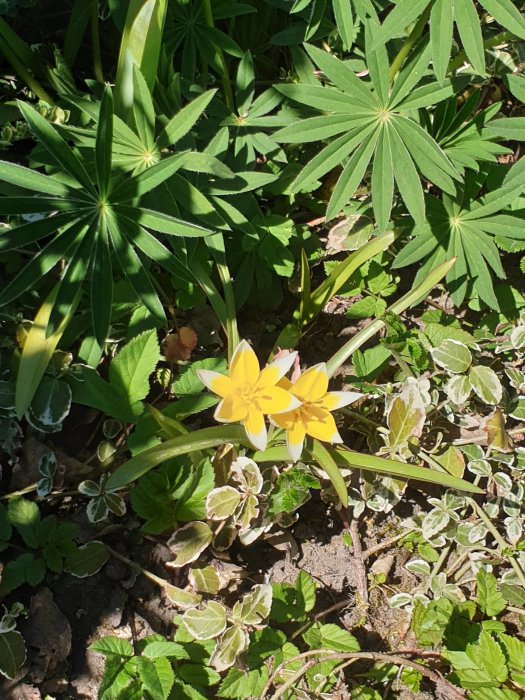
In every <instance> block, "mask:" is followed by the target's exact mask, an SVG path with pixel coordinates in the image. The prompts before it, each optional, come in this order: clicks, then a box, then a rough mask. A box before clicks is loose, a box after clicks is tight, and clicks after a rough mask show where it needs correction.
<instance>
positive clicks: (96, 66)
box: [91, 2, 104, 85]
mask: <svg viewBox="0 0 525 700" xmlns="http://www.w3.org/2000/svg"><path fill="white" fill-rule="evenodd" d="M91 45H92V47H93V70H94V72H95V78H96V80H97V83H101V85H103V84H104V72H103V71H102V58H101V55H100V32H99V29H98V2H93V3H92V5H91Z"/></svg>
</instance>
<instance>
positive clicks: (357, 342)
mask: <svg viewBox="0 0 525 700" xmlns="http://www.w3.org/2000/svg"><path fill="white" fill-rule="evenodd" d="M455 262H456V258H452V259H451V260H447V261H445V262H444V263H442V264H441V265H439V266H438V267H436V269H435V270H432V272H431V273H430V274H429V275H428V276H427V277H426V278H425V279H424V280H423V282H421V283H420V284H418V285H417V287H415V288H414V289H411V290H410V292H408V293H407V294H405V295H404V296H402V297H401V299H398V300H397V301H396V302H394V303H393V304H392V305H391V306H389V307H388V310H387V313H391V314H396V315H397V316H398V315H399V314H401V313H402V312H403V311H405V310H406V309H408V308H409V307H410V306H415V305H416V304H418V303H419V302H420V301H422V300H423V299H425V298H426V296H427V295H428V293H429V292H430V291H431V290H432V289H433V288H434V287H435V286H436V285H437V284H438V283H439V282H440V281H441V280H442V279H443V277H445V275H446V274H447V273H448V272H449V270H450V269H451V268H452V266H453V265H454V263H455ZM385 325H386V324H385V322H384V321H382V320H381V319H380V318H378V319H376V320H375V321H372V323H370V324H369V325H368V326H367V327H366V328H363V330H362V331H359V333H357V334H356V335H355V336H354V337H353V338H351V339H350V340H349V341H348V342H347V343H345V345H343V347H342V348H341V349H340V350H338V351H337V352H336V353H335V354H334V355H333V356H332V357H331V358H330V359H329V360H328V362H327V363H326V369H327V371H328V376H329V377H331V376H332V375H333V374H334V373H335V372H336V370H338V369H339V367H341V365H342V364H343V363H344V362H345V361H346V360H347V359H348V358H349V357H350V356H351V355H352V353H354V352H355V351H356V350H357V349H358V348H360V347H361V345H363V344H364V343H366V341H367V340H370V338H372V337H373V336H374V335H375V334H376V333H377V332H378V331H380V330H381V329H382V328H384V327H385Z"/></svg>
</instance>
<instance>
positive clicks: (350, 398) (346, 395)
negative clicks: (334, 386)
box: [315, 391, 364, 411]
mask: <svg viewBox="0 0 525 700" xmlns="http://www.w3.org/2000/svg"><path fill="white" fill-rule="evenodd" d="M363 396H364V394H359V393H358V392H357V391H329V392H328V393H327V394H325V395H324V396H323V398H322V399H319V401H316V402H315V403H316V405H317V406H321V407H322V408H326V410H327V411H335V410H337V409H338V408H343V407H344V406H348V405H349V404H351V403H354V401H357V400H358V399H362V398H363Z"/></svg>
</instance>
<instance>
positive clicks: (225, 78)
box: [202, 0, 235, 112]
mask: <svg viewBox="0 0 525 700" xmlns="http://www.w3.org/2000/svg"><path fill="white" fill-rule="evenodd" d="M202 7H203V10H204V19H205V21H206V24H207V26H208V27H212V28H213V27H214V26H215V25H214V23H213V12H212V9H211V0H202ZM215 52H216V54H217V57H218V59H219V63H220V65H221V80H222V88H223V90H224V99H225V101H226V105H227V107H228V109H229V110H230V112H234V111H235V104H234V101H233V92H232V86H231V83H230V76H229V72H228V66H227V65H226V59H225V58H224V53H223V51H222V49H221V48H220V47H219V46H217V47H215Z"/></svg>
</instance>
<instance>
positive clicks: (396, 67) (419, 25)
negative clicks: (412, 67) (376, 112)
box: [389, 2, 432, 81]
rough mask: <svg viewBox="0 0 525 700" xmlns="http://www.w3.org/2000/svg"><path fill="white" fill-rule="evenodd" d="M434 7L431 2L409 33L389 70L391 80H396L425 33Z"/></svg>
mask: <svg viewBox="0 0 525 700" xmlns="http://www.w3.org/2000/svg"><path fill="white" fill-rule="evenodd" d="M431 8H432V3H431V2H429V3H428V5H427V7H426V9H425V11H424V12H423V14H422V15H421V17H420V18H419V19H418V21H417V22H416V23H415V25H414V27H413V29H412V31H411V32H410V34H409V35H408V37H407V39H406V41H405V43H404V44H403V46H402V47H401V48H400V49H399V51H398V53H397V56H396V57H395V58H394V60H393V62H392V65H391V66H390V72H389V78H390V81H392V80H394V78H395V77H396V75H397V74H398V73H399V71H400V70H401V66H402V65H403V63H404V62H405V60H406V58H407V56H408V54H409V53H410V52H411V51H412V49H413V48H414V46H415V44H416V42H417V41H418V40H419V37H420V36H421V34H423V29H424V28H425V24H426V23H427V22H428V18H429V17H430V10H431Z"/></svg>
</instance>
